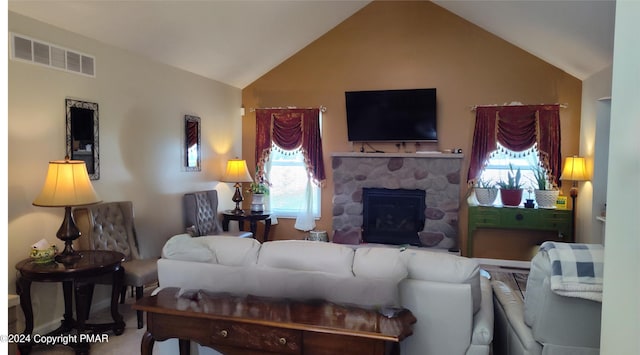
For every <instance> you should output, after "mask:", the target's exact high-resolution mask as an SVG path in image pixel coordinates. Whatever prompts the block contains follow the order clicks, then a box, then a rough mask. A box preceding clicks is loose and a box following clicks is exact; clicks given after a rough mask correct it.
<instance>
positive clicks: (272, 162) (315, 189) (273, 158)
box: [266, 147, 322, 220]
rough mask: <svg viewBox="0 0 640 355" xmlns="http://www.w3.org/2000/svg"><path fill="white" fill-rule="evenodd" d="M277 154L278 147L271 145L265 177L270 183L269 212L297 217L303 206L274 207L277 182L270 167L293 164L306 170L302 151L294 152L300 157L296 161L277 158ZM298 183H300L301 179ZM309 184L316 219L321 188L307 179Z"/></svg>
mask: <svg viewBox="0 0 640 355" xmlns="http://www.w3.org/2000/svg"><path fill="white" fill-rule="evenodd" d="M279 154H281V153H280V152H279V148H273V147H272V149H271V154H270V156H269V162H268V164H267V167H268V169H267V171H266V178H267V181H269V183H270V184H271V187H270V194H269V199H270V206H269V210H270V212H271V213H274V214H275V215H276V216H277V217H278V218H297V217H298V215H299V214H300V208H302V207H303V206H300V207H299V208H287V209H283V208H278V207H275V206H276V205H277V202H276V201H274V199H275V198H277V197H276V196H277V195H279V194H278V191H277V189H278V185H279V182H278V181H275V180H274V179H273V177H272V172H271V169H273V168H274V167H287V166H295V167H300V168H302V169H304V171H305V172H306V170H307V167H306V164H305V163H304V159H303V157H302V152H301V151H300V150H298V151H297V152H295V154H299V158H300V159H299V160H297V161H291V160H279V159H278V156H279ZM287 154H290V152H287ZM305 175H306V174H305ZM300 183H302V181H301V182H300ZM309 184H310V185H311V189H312V190H311V191H312V192H311V193H312V194H313V217H314V218H315V219H316V220H318V219H320V217H321V211H322V204H321V200H322V199H321V189H320V187H319V186H317V185H316V184H313V183H311V181H309ZM284 188H286V187H284Z"/></svg>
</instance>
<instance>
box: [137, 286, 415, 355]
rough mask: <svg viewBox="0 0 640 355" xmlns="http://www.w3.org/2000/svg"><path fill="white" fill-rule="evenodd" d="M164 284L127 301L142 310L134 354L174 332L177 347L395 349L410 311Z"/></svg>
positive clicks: (227, 350) (408, 329)
mask: <svg viewBox="0 0 640 355" xmlns="http://www.w3.org/2000/svg"><path fill="white" fill-rule="evenodd" d="M179 291H180V289H178V288H166V289H163V290H162V291H160V292H159V293H158V294H157V295H155V296H149V297H144V298H142V299H140V300H138V301H137V302H136V304H135V305H134V306H133V308H134V309H137V310H141V311H144V312H146V313H147V331H146V332H145V334H144V335H143V336H142V346H141V349H142V352H141V353H142V354H143V355H144V354H148V355H150V354H151V353H152V350H153V345H154V343H155V341H156V340H160V341H162V340H166V339H170V338H177V339H179V344H180V345H179V347H180V354H183V355H184V354H189V341H196V342H198V343H199V344H201V345H203V346H208V347H211V348H213V349H215V350H217V351H219V352H222V353H224V354H226V355H230V354H265V353H277V354H305V355H308V354H312V355H313V354H354V355H355V354H358V355H360V354H399V353H400V344H399V343H400V341H401V340H402V339H404V338H406V337H408V336H409V335H411V334H412V333H413V329H412V324H414V323H415V322H416V318H415V317H414V316H413V314H411V312H410V311H408V310H406V309H398V310H394V311H395V312H393V313H394V314H393V315H389V316H385V315H382V314H381V312H379V311H377V310H372V309H363V308H357V307H347V306H341V305H336V304H333V303H329V302H325V301H306V302H302V301H292V300H286V299H273V298H260V297H254V296H247V297H239V296H231V295H228V294H213V293H207V292H204V291H187V292H184V293H183V294H182V295H181V296H178V293H179Z"/></svg>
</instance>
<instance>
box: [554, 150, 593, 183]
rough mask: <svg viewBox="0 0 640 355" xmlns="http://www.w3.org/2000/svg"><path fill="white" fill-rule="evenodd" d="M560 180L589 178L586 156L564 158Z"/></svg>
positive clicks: (584, 179)
mask: <svg viewBox="0 0 640 355" xmlns="http://www.w3.org/2000/svg"><path fill="white" fill-rule="evenodd" d="M560 180H570V181H586V180H589V178H588V176H587V164H586V162H585V160H584V158H582V157H578V156H572V157H566V158H565V159H564V169H562V175H561V176H560Z"/></svg>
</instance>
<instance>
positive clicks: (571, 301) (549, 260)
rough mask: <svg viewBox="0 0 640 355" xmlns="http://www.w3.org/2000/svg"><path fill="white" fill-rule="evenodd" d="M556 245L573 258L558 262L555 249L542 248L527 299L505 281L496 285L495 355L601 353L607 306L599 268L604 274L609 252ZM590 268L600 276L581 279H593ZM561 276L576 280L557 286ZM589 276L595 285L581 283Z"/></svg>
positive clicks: (593, 247)
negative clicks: (605, 256)
mask: <svg viewBox="0 0 640 355" xmlns="http://www.w3.org/2000/svg"><path fill="white" fill-rule="evenodd" d="M545 244H548V242H547V243H545ZM545 244H543V247H544V246H545ZM555 244H556V245H555V249H556V250H557V249H561V248H562V247H567V246H568V247H569V248H571V249H572V250H569V252H571V253H572V254H570V257H568V258H564V259H558V260H556V259H555V257H554V255H553V251H554V250H552V249H549V250H547V249H545V248H543V247H541V248H540V251H539V252H538V253H537V254H536V255H535V257H534V258H533V260H532V261H531V271H530V272H529V277H528V279H527V287H526V293H525V297H524V300H523V299H522V297H521V296H520V295H519V294H518V292H517V291H516V290H513V289H511V288H510V287H509V286H507V285H506V284H505V283H504V282H501V281H497V280H494V281H492V286H493V295H494V303H493V305H494V309H495V333H494V337H493V353H494V354H495V355H503V354H504V355H540V354H545V355H566V354H580V355H597V354H599V350H600V349H599V348H600V320H601V305H602V303H601V302H600V301H598V296H600V297H601V292H600V291H596V290H598V289H599V288H601V285H602V284H601V283H600V282H599V280H601V279H600V277H601V273H600V272H598V269H600V271H601V270H602V265H603V263H602V256H603V250H602V248H601V246H598V245H593V244H590V245H589V244H577V243H555ZM565 249H567V248H565ZM562 253H564V254H565V255H566V254H568V253H565V251H562ZM560 255H561V257H562V254H560ZM585 255H586V257H585ZM590 264H593V265H594V267H591V266H590ZM574 265H575V267H573V266H574ZM589 268H591V269H592V270H594V271H595V272H593V274H594V275H595V276H588V277H587V276H580V274H584V275H586V274H590V273H591V272H590V271H588V269H589ZM572 269H573V270H572ZM576 269H577V270H578V271H577V272H575V270H576ZM584 271H586V273H585V272H584ZM561 273H562V274H565V275H571V276H569V277H567V278H565V279H564V280H563V282H554V278H560V277H563V276H562V275H561ZM572 274H577V275H578V276H573V275H572ZM583 277H584V278H586V279H588V280H589V281H590V282H589V283H588V284H584V283H581V282H580V279H581V278H583ZM560 280H561V279H558V281H560ZM566 280H569V281H566ZM556 284H557V285H558V286H559V287H555V286H554V285H556Z"/></svg>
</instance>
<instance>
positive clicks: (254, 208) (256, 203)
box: [251, 194, 264, 212]
mask: <svg viewBox="0 0 640 355" xmlns="http://www.w3.org/2000/svg"><path fill="white" fill-rule="evenodd" d="M263 211H264V194H253V195H251V212H263Z"/></svg>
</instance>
